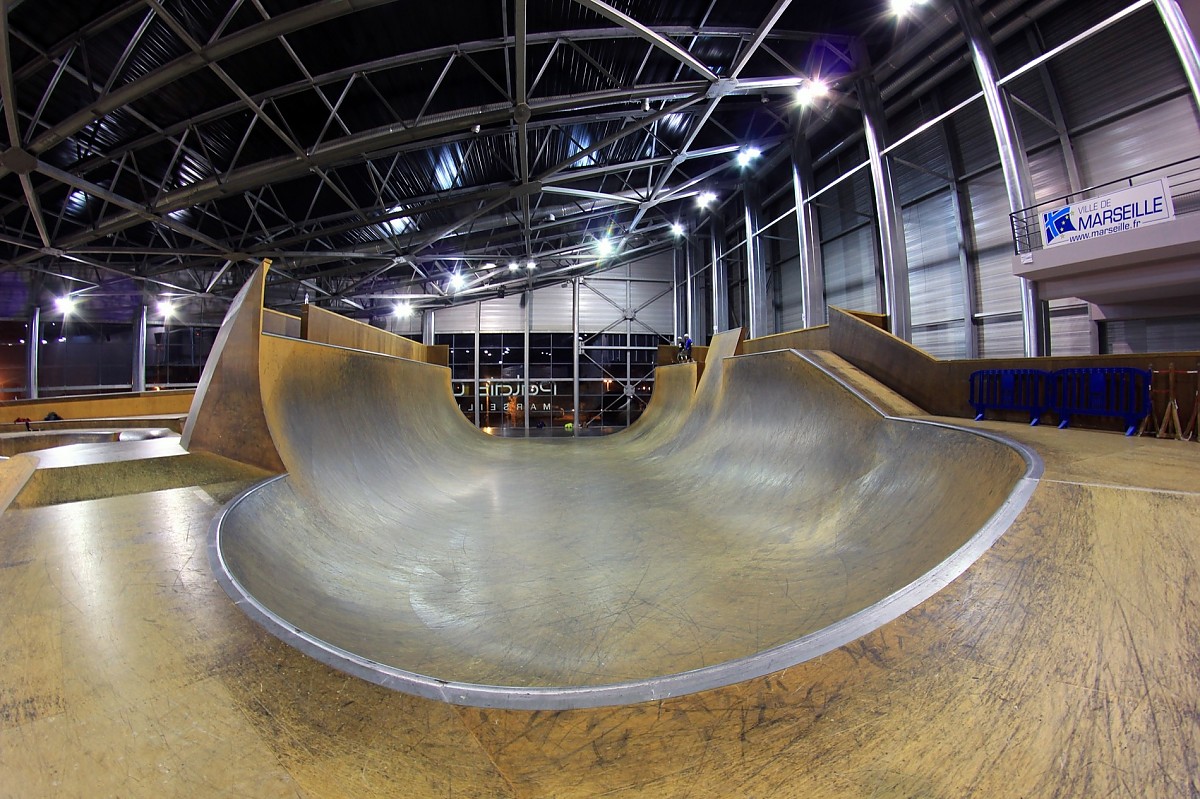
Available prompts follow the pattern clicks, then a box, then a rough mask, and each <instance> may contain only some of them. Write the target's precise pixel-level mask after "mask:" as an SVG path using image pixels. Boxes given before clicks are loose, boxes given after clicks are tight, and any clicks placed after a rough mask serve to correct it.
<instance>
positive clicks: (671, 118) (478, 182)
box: [0, 0, 897, 319]
mask: <svg viewBox="0 0 1200 799" xmlns="http://www.w3.org/2000/svg"><path fill="white" fill-rule="evenodd" d="M885 4H886V0H872V2H861V0H855V1H854V2H830V0H823V1H822V2H815V1H814V0H797V2H788V1H787V0H705V1H703V2H682V1H681V0H667V1H666V2H663V1H661V0H623V1H622V2H611V3H610V2H601V1H600V0H533V1H532V2H527V0H501V1H500V2H487V3H484V2H459V3H444V4H437V3H414V2H399V0H320V1H317V0H314V2H310V3H304V2H299V1H298V0H293V1H292V2H285V1H284V0H220V1H217V0H136V2H110V3H103V2H91V1H90V0H63V1H61V2H59V1H57V0H56V2H35V0H23V1H22V0H17V1H16V2H14V1H13V0H9V2H8V3H7V4H6V5H7V6H8V13H7V18H6V21H5V25H4V29H3V30H0V43H2V44H3V45H4V46H5V52H4V54H3V58H2V59H0V94H2V95H3V112H4V117H5V122H6V129H5V130H6V133H5V134H4V135H7V137H8V141H9V145H8V146H7V148H6V151H5V152H4V153H3V154H2V155H0V297H2V299H0V318H23V317H24V316H25V315H26V314H28V312H29V308H30V306H31V305H32V304H42V305H43V306H48V305H49V303H50V302H51V301H52V299H53V297H54V296H56V295H59V294H61V293H63V292H66V291H70V292H74V293H76V294H77V295H80V296H82V297H83V298H85V299H86V300H87V302H88V303H89V304H90V305H92V306H93V307H94V308H95V309H96V313H101V314H106V315H110V316H112V317H113V318H126V319H127V318H129V316H128V315H127V314H129V313H132V309H133V308H134V307H135V306H137V305H140V304H141V303H142V302H148V301H150V300H151V299H153V298H154V297H160V296H163V295H171V296H174V297H176V298H178V300H179V301H180V302H181V303H184V304H185V306H186V307H188V308H190V313H191V314H192V315H193V316H194V317H196V318H199V317H202V316H205V315H206V314H207V315H211V314H216V315H217V316H218V318H219V315H220V313H222V312H223V310H224V303H225V302H227V300H228V299H229V297H231V296H232V294H233V293H234V292H236V290H237V288H238V287H240V285H241V284H242V282H243V281H244V279H245V277H246V275H247V274H248V271H249V270H250V269H251V268H252V267H253V266H254V265H255V264H257V263H258V262H259V261H260V260H261V259H262V258H271V259H273V261H274V278H273V280H274V283H273V285H272V288H271V292H270V296H269V304H271V305H273V306H274V307H279V308H283V309H286V308H287V307H288V306H289V305H291V304H299V303H302V302H304V301H306V300H308V301H311V302H313V303H318V304H321V305H324V306H325V307H330V308H333V309H335V310H338V311H339V312H342V313H348V314H351V315H357V316H360V317H369V316H372V315H380V314H383V313H387V312H390V311H391V310H392V308H393V306H394V305H395V303H396V301H397V300H396V298H397V297H399V296H401V295H411V303H412V304H413V305H415V306H429V305H439V304H448V303H451V302H454V301H464V300H473V299H477V298H479V297H485V296H490V295H492V294H494V293H496V292H497V291H499V290H500V289H501V288H502V287H503V288H506V289H509V290H511V289H512V288H513V287H521V286H527V285H529V284H530V283H532V284H533V285H540V284H542V283H545V282H554V281H560V280H562V279H563V278H564V277H567V276H572V275H576V274H586V273H588V272H589V271H594V270H596V269H601V268H605V267H606V266H609V265H611V264H612V263H613V262H614V259H622V258H630V257H638V256H640V255H642V254H645V253H652V252H655V251H661V250H664V249H668V248H670V247H672V246H673V241H672V236H671V230H670V226H671V223H672V222H674V221H675V220H676V219H677V218H678V216H679V215H680V214H681V213H683V211H684V208H685V207H686V208H689V209H690V208H692V207H693V202H694V199H695V197H696V195H697V194H698V193H699V192H701V191H716V192H718V193H720V192H721V190H722V188H725V189H726V190H728V189H730V188H731V187H732V186H733V185H735V184H736V181H737V180H738V179H739V168H738V166H737V165H736V155H737V153H738V151H739V150H740V149H741V148H743V147H745V146H754V147H757V148H760V149H761V150H763V153H764V156H765V157H770V156H771V154H772V153H782V152H783V150H782V149H781V147H780V146H781V145H784V146H786V142H787V141H788V139H789V137H790V136H791V135H793V133H794V132H795V131H796V130H797V129H798V128H802V127H803V126H804V125H805V124H807V123H808V121H809V118H810V117H811V118H812V119H813V120H814V121H820V118H824V119H825V120H826V121H827V120H828V118H829V117H830V116H831V115H832V113H834V111H833V110H830V109H835V110H836V106H837V105H838V104H846V103H850V102H851V101H850V100H848V99H847V97H846V95H845V94H844V91H845V90H846V89H847V87H849V85H850V84H852V82H853V77H854V72H855V65H856V64H861V63H863V61H864V59H865V60H879V59H882V58H883V57H884V56H885V55H887V54H888V53H889V52H893V51H894V49H895V48H894V45H895V44H896V42H895V41H894V39H895V38H896V36H897V32H896V28H895V25H894V24H893V22H894V21H893V20H891V19H888V18H887V15H886V9H885V8H884V6H885ZM3 17H4V15H2V14H0V18H3ZM816 77H821V78H824V79H826V80H828V81H830V82H831V83H832V84H833V87H834V89H835V91H834V92H833V94H832V95H831V96H830V97H829V98H828V99H826V100H825V101H824V102H825V104H826V105H827V108H826V109H824V110H823V111H818V112H816V113H814V112H812V111H807V112H801V110H800V109H799V108H798V106H797V103H796V99H795V91H796V89H797V87H798V86H800V85H802V84H803V82H804V81H806V80H808V79H811V78H816ZM609 235H611V236H612V237H613V239H612V240H613V242H614V243H615V246H616V251H615V252H614V253H613V254H611V255H608V256H605V257H601V256H600V254H599V252H598V249H597V241H598V240H599V239H601V238H603V237H605V236H609ZM530 262H532V263H534V264H535V268H534V269H532V270H530V269H529V268H528V267H527V264H528V263H530ZM514 263H515V264H517V265H518V266H519V269H518V270H516V271H514V270H513V269H511V268H510V264H514ZM454 274H459V275H461V278H462V285H460V286H457V287H454V286H452V285H451V284H450V278H451V276H452V275H454ZM101 309H103V310H101Z"/></svg>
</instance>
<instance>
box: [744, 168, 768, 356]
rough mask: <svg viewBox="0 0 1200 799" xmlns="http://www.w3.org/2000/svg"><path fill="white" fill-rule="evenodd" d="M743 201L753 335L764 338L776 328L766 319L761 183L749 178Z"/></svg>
mask: <svg viewBox="0 0 1200 799" xmlns="http://www.w3.org/2000/svg"><path fill="white" fill-rule="evenodd" d="M742 203H743V205H744V206H745V224H746V283H747V285H748V286H749V295H750V296H749V297H748V298H747V299H748V300H749V301H750V313H749V314H748V316H749V317H750V318H749V322H750V331H749V336H750V338H761V337H762V336H765V335H767V334H768V333H773V332H775V331H774V329H773V326H772V325H771V324H770V322H769V321H768V319H767V307H768V305H767V302H768V300H767V267H766V265H765V264H764V263H763V247H762V238H761V237H760V236H759V235H758V229H759V227H760V226H761V225H762V221H761V219H762V203H761V202H760V200H759V197H758V187H757V186H756V185H755V184H754V181H753V180H752V179H750V178H747V179H746V181H745V182H744V183H743V184H742Z"/></svg>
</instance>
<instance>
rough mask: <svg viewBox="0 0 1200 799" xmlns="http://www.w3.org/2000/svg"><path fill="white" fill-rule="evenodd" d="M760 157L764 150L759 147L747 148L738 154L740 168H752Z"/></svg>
mask: <svg viewBox="0 0 1200 799" xmlns="http://www.w3.org/2000/svg"><path fill="white" fill-rule="evenodd" d="M760 155H762V150H760V149H758V148H757V147H745V148H743V149H742V150H741V152H739V153H738V154H737V163H738V166H741V167H746V166H750V164H752V163H754V161H755V160H756V159H757V158H758V157H759V156H760Z"/></svg>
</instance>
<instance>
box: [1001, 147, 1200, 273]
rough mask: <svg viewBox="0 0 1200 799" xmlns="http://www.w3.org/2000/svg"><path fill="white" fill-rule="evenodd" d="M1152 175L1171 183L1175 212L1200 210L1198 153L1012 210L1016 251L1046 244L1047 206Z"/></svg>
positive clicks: (1087, 197)
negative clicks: (1043, 227) (1044, 225)
mask: <svg viewBox="0 0 1200 799" xmlns="http://www.w3.org/2000/svg"><path fill="white" fill-rule="evenodd" d="M1148 176H1154V177H1155V178H1161V179H1162V180H1164V181H1165V182H1166V183H1167V185H1168V186H1169V187H1170V191H1171V198H1172V204H1173V205H1174V207H1175V216H1177V217H1179V216H1186V215H1188V214H1193V213H1197V212H1200V156H1194V157H1192V158H1185V159H1184V160H1182V161H1175V162H1173V163H1170V164H1164V165H1163V166H1158V167H1155V168H1154V169H1147V170H1144V171H1142V172H1137V173H1135V174H1133V175H1129V176H1128V177H1124V178H1120V179H1118V180H1113V181H1109V182H1108V183H1099V184H1097V185H1095V186H1089V187H1088V188H1086V189H1081V190H1079V191H1076V192H1071V193H1070V194H1064V195H1062V196H1061V197H1055V198H1053V199H1050V200H1043V201H1042V202H1040V203H1038V204H1037V205H1031V206H1029V207H1028V208H1022V209H1021V210H1020V211H1016V212H1014V213H1012V214H1009V219H1010V221H1011V224H1012V234H1013V250H1014V252H1016V254H1017V255H1022V254H1024V253H1030V252H1033V251H1034V250H1040V249H1042V248H1043V247H1044V246H1045V244H1044V239H1043V237H1042V212H1043V211H1044V210H1054V209H1056V208H1061V207H1063V206H1064V205H1070V204H1072V203H1077V202H1080V201H1083V200H1090V199H1094V198H1096V197H1100V196H1103V195H1104V194H1107V193H1109V192H1111V191H1113V190H1114V189H1122V188H1130V187H1132V186H1137V185H1140V184H1139V179H1141V182H1145V178H1147V177H1148Z"/></svg>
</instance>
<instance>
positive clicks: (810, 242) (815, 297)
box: [792, 133, 828, 327]
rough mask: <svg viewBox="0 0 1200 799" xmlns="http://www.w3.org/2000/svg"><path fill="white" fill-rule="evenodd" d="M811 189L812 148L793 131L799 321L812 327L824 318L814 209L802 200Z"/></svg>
mask: <svg viewBox="0 0 1200 799" xmlns="http://www.w3.org/2000/svg"><path fill="white" fill-rule="evenodd" d="M815 189H816V180H815V178H814V177H813V164H812V150H811V149H809V146H808V139H807V138H805V137H804V136H803V135H802V134H800V133H797V134H796V135H795V136H794V137H793V138H792V192H793V194H794V195H795V197H796V233H797V236H796V243H797V245H798V247H799V251H800V302H801V315H802V320H801V324H802V326H804V327H816V326H817V325H823V324H825V323H826V322H827V321H828V310H827V308H826V305H825V266H824V264H823V262H822V259H821V238H820V236H819V235H818V228H817V212H816V209H815V208H814V207H813V206H812V205H811V204H810V203H808V202H805V200H806V199H807V198H808V197H811V196H812V193H813V192H814V191H815Z"/></svg>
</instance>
